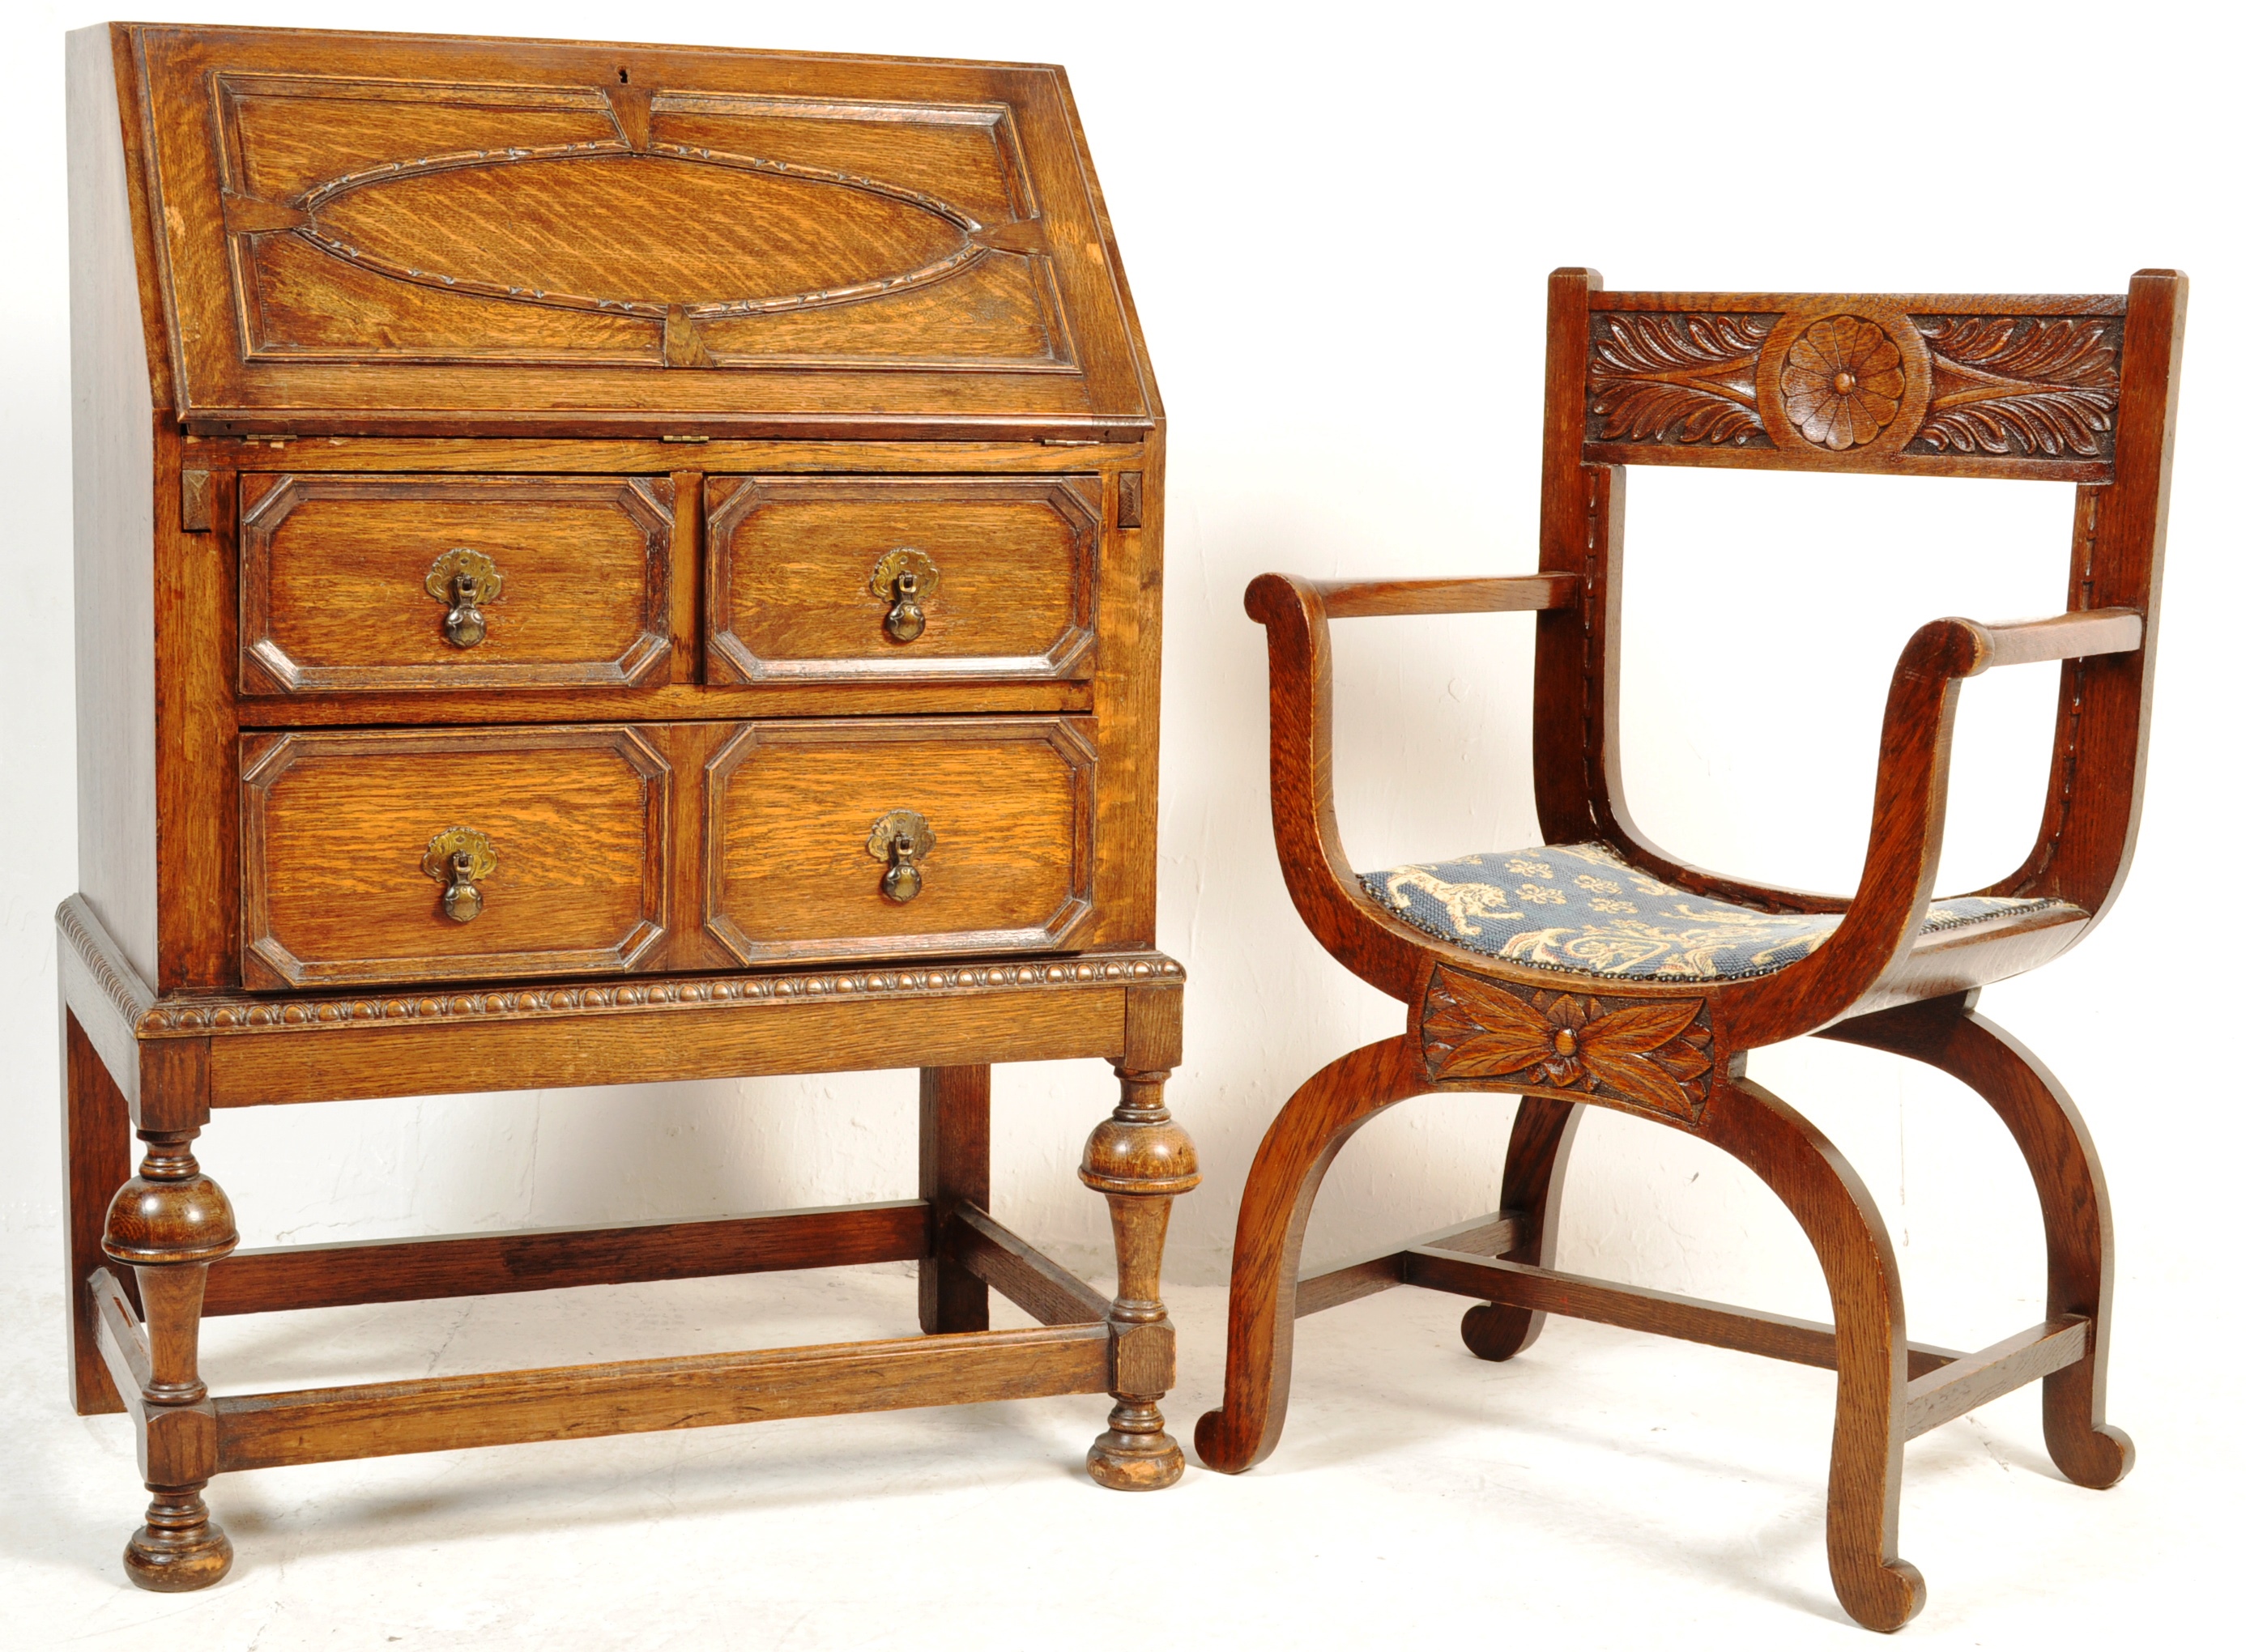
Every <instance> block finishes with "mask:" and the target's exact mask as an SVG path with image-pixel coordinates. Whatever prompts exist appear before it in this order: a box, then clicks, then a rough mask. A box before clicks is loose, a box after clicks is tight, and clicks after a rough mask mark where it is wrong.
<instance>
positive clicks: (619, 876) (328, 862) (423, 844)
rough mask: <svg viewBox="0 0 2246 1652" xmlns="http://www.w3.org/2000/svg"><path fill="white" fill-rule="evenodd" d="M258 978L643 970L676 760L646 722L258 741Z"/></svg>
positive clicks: (249, 944)
mask: <svg viewBox="0 0 2246 1652" xmlns="http://www.w3.org/2000/svg"><path fill="white" fill-rule="evenodd" d="M669 825H670V767H669V765H667V764H666V763H665V762H664V759H663V758H662V757H661V755H660V754H658V753H657V751H656V750H655V749H654V747H653V746H651V745H650V744H648V742H647V741H646V740H644V739H643V738H641V737H640V736H639V735H637V734H636V733H634V732H633V731H631V730H630V729H623V728H562V729H459V730H449V731H436V730H419V729H400V730H378V731H350V732H337V733H311V732H303V733H289V734H282V735H261V736H253V737H250V738H245V739H244V741H243V742H242V917H243V928H242V933H243V955H242V979H243V982H244V984H246V985H248V986H250V987H252V988H265V987H278V986H288V987H295V986H309V985H328V984H351V983H359V982H365V983H373V982H405V981H446V980H469V979H478V978H493V977H500V976H555V975H574V974H583V973H586V972H589V971H594V970H616V969H631V968H633V967H635V966H636V965H637V964H639V963H640V962H642V961H643V960H645V959H647V958H648V957H649V956H650V955H651V954H652V952H653V950H654V948H655V945H656V943H657V942H658V941H659V940H660V939H661V938H662V936H663V934H664V926H665V921H666V920H665V913H664V901H665V896H664V875H665V871H664V860H665V859H666V855H665V850H666V847H667V842H666V840H667V838H668V835H669Z"/></svg>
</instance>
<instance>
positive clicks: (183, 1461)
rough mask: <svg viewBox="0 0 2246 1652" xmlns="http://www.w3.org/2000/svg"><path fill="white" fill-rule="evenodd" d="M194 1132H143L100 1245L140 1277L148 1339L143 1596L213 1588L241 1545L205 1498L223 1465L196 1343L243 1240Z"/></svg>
mask: <svg viewBox="0 0 2246 1652" xmlns="http://www.w3.org/2000/svg"><path fill="white" fill-rule="evenodd" d="M195 1133H196V1132H194V1131H192V1130H180V1131H147V1130H144V1131H142V1132H140V1139H141V1140H142V1141H144V1142H146V1144H147V1148H148V1152H147V1156H146V1158H145V1159H142V1160H141V1162H140V1174H138V1175H137V1176H135V1177H133V1180H130V1181H128V1182H126V1184H125V1186H122V1187H120V1188H119V1189H118V1190H117V1196H116V1197H115V1198H114V1199H112V1200H111V1201H110V1204H109V1214H108V1219H107V1220H106V1222H105V1225H104V1228H103V1233H102V1240H101V1247H102V1249H103V1250H104V1251H105V1252H106V1253H107V1254H109V1255H110V1256H111V1257H112V1259H114V1260H115V1261H120V1262H123V1263H125V1264H126V1265H127V1266H128V1267H130V1268H132V1269H133V1273H134V1274H135V1275H137V1276H138V1278H139V1281H140V1302H141V1305H142V1307H143V1309H145V1310H146V1325H145V1329H146V1335H147V1339H148V1371H147V1376H146V1379H145V1380H144V1381H143V1382H142V1383H141V1384H140V1400H141V1407H140V1409H141V1412H142V1419H141V1424H140V1457H141V1464H142V1472H143V1474H144V1476H145V1478H146V1485H147V1487H148V1490H149V1492H150V1493H151V1499H150V1502H149V1504H148V1513H147V1518H146V1523H145V1524H143V1525H142V1526H141V1527H140V1530H139V1531H137V1532H135V1533H133V1539H132V1541H130V1542H129V1543H127V1544H126V1546H125V1573H126V1576H127V1577H130V1578H131V1579H132V1580H133V1581H134V1582H135V1583H137V1584H139V1585H140V1587H142V1588H144V1589H157V1590H162V1591H166V1592H177V1591H182V1590H187V1589H200V1588H204V1587H208V1586H209V1585H211V1584H213V1583H215V1582H217V1581H219V1580H220V1579H221V1578H222V1577H224V1576H225V1575H226V1574H227V1571H228V1567H231V1566H232V1565H233V1564H234V1545H233V1544H232V1543H230V1542H228V1540H227V1535H226V1533H224V1532H223V1531H221V1529H220V1528H219V1526H218V1524H217V1523H216V1522H215V1521H214V1520H213V1519H211V1518H210V1510H209V1509H208V1507H206V1506H204V1503H203V1499H202V1489H203V1487H204V1485H207V1484H208V1481H209V1479H210V1477H211V1474H212V1472H214V1470H215V1469H216V1467H217V1462H216V1451H217V1433H216V1431H215V1430H214V1429H213V1428H211V1427H209V1426H208V1421H209V1419H208V1416H207V1415H204V1414H205V1413H207V1412H208V1406H207V1405H206V1404H204V1396H205V1392H206V1390H205V1389H204V1387H203V1381H202V1378H201V1376H200V1375H199V1374H198V1372H197V1370H196V1350H195V1344H196V1336H197V1331H198V1329H199V1328H200V1325H201V1319H202V1308H203V1281H204V1280H205V1278H206V1277H207V1276H208V1274H209V1272H210V1265H211V1263H213V1262H214V1261H218V1260H219V1258H221V1257H222V1256H224V1255H226V1254H228V1252H230V1251H231V1250H233V1249H234V1247H235V1245H236V1244H237V1243H238V1242H239V1241H240V1235H239V1234H236V1232H235V1225H234V1210H233V1207H231V1206H230V1205H228V1202H227V1197H226V1194H225V1193H223V1192H222V1191H221V1189H220V1187H219V1185H218V1184H217V1183H216V1182H214V1181H213V1180H211V1179H210V1178H209V1177H208V1176H206V1175H204V1174H203V1173H202V1170H201V1166H198V1165H197V1164H196V1163H195V1157H194V1153H193V1152H191V1151H189V1149H190V1146H191V1144H192V1143H193V1142H194V1139H195ZM196 1424H204V1425H203V1426H197V1425H196Z"/></svg>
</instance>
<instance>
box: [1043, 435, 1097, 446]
mask: <svg viewBox="0 0 2246 1652" xmlns="http://www.w3.org/2000/svg"><path fill="white" fill-rule="evenodd" d="M1038 440H1039V441H1040V442H1042V443H1044V444H1045V445H1046V446H1047V447H1102V446H1105V445H1106V443H1105V442H1103V441H1102V440H1101V438H1099V437H1097V436H1040V437H1038Z"/></svg>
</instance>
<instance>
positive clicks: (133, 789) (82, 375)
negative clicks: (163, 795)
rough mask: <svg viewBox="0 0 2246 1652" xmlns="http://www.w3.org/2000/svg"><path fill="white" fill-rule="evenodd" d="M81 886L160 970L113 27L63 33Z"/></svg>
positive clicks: (138, 349) (135, 328) (150, 618)
mask: <svg viewBox="0 0 2246 1652" xmlns="http://www.w3.org/2000/svg"><path fill="white" fill-rule="evenodd" d="M65 52H66V61H67V91H66V102H67V111H68V115H67V119H68V128H69V141H70V251H71V261H70V263H71V520H72V525H73V527H72V531H73V536H74V538H75V540H76V593H75V595H76V608H77V641H78V670H77V679H78V887H79V888H80V889H81V890H82V891H83V892H84V893H85V897H86V899H87V901H88V902H89V903H90V904H91V905H92V908H93V909H94V911H95V912H96V914H99V917H100V919H101V921H102V922H103V923H104V924H105V925H106V926H107V927H108V929H109V932H110V933H111V934H112V935H114V936H115V937H116V938H117V941H118V943H119V945H120V946H121V947H123V948H124V949H125V955H126V959H127V960H128V961H129V962H131V963H132V965H133V968H134V969H136V970H138V971H139V972H140V976H141V977H142V978H143V979H144V980H148V981H153V980H154V979H155V978H156V683H155V667H156V650H155V573H154V567H153V543H154V520H155V518H154V473H155V448H154V441H153V432H154V425H155V419H154V398H153V394H152V391H151V385H150V380H149V371H148V352H147V346H146V338H145V335H144V333H143V331H142V326H141V319H142V318H141V308H140V282H139V280H138V277H137V275H136V265H135V262H134V258H133V201H132V194H131V187H130V183H129V181H128V170H129V169H128V166H127V162H126V151H125V138H124V133H123V130H122V127H121V126H120V125H119V115H118V109H119V103H118V86H117V70H116V65H115V61H114V59H113V58H112V51H111V36H110V31H109V30H108V29H107V28H106V27H95V28H90V29H80V30H78V31H74V32H72V33H71V35H70V36H68V37H67V44H66V46H65Z"/></svg>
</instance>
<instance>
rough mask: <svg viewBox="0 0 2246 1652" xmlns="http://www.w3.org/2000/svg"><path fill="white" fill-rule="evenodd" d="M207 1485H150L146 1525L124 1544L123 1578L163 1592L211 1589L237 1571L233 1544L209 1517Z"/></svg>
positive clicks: (176, 1592) (199, 1483)
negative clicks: (205, 1489)
mask: <svg viewBox="0 0 2246 1652" xmlns="http://www.w3.org/2000/svg"><path fill="white" fill-rule="evenodd" d="M203 1484H204V1483H203V1482H201V1481H198V1482H197V1483H196V1484H195V1485H151V1486H150V1487H149V1488H148V1489H149V1491H150V1492H153V1493H154V1495H153V1497H151V1498H150V1499H149V1501H148V1515H147V1519H146V1523H145V1524H144V1525H143V1526H141V1527H140V1530H139V1531H137V1532H135V1533H133V1540H132V1541H131V1542H129V1543H127V1544H126V1546H125V1575H126V1576H127V1577H129V1578H131V1579H132V1580H133V1581H134V1582H135V1583H137V1584H139V1585H140V1587H142V1588H144V1589H153V1590H155V1591H156V1592H157V1593H158V1594H187V1592H189V1591H190V1590H194V1589H207V1588H208V1587H210V1586H211V1585H212V1584H214V1583H215V1582H217V1581H219V1580H220V1579H221V1578H222V1577H224V1576H225V1575H226V1574H227V1573H228V1572H229V1571H231V1570H232V1569H233V1567H234V1544H233V1543H232V1541H231V1540H228V1537H227V1534H226V1532H225V1530H224V1528H222V1527H221V1526H220V1525H219V1523H218V1522H217V1521H216V1520H214V1519H211V1517H210V1510H209V1508H208V1506H205V1504H204V1502H203V1499H202V1488H203Z"/></svg>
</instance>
